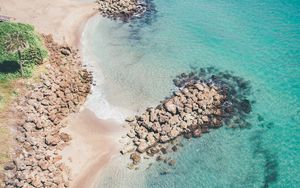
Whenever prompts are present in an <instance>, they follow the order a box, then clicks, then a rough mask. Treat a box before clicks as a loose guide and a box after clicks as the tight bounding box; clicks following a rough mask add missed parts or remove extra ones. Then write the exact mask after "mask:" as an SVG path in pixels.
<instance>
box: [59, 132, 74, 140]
mask: <svg viewBox="0 0 300 188" xmlns="http://www.w3.org/2000/svg"><path fill="white" fill-rule="evenodd" d="M59 137H60V139H62V141H64V142H69V141H70V140H72V138H71V136H70V135H69V134H67V133H60V135H59Z"/></svg>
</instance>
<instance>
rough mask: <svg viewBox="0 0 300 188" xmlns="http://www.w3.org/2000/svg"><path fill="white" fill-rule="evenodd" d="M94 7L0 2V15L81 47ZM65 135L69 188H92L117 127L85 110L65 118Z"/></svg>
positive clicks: (58, 1) (44, 0) (60, 0)
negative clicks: (67, 140) (69, 137)
mask: <svg viewBox="0 0 300 188" xmlns="http://www.w3.org/2000/svg"><path fill="white" fill-rule="evenodd" d="M97 13H98V11H97V10H96V4H95V3H90V2H84V1H77V0H52V1H48V0H22V1H19V0H9V1H7V0H0V15H3V16H9V17H12V18H13V20H14V21H16V22H21V23H28V24H32V25H33V26H35V28H36V30H37V31H38V32H39V33H43V34H52V35H53V38H54V40H55V41H57V42H59V43H67V44H68V45H71V46H76V47H77V48H79V49H80V48H81V46H80V39H81V35H82V32H83V29H84V27H85V23H86V22H87V20H88V19H89V18H91V17H92V16H94V15H95V14H97ZM67 121H68V124H69V125H68V126H67V128H66V130H65V132H67V133H69V134H70V135H71V137H72V141H71V143H70V144H69V145H68V146H67V147H66V148H65V149H64V150H63V152H62V157H63V161H64V162H65V163H66V164H67V165H68V166H69V167H70V169H71V173H72V181H71V187H93V185H94V183H95V182H96V179H95V178H96V177H97V175H98V174H99V171H100V170H101V168H102V167H104V166H105V165H106V164H107V163H108V162H109V161H110V159H111V158H112V157H113V156H114V155H115V154H117V153H118V151H119V149H120V148H118V147H117V144H116V142H118V139H119V138H120V135H121V134H122V130H121V128H120V127H121V126H120V125H114V124H112V123H110V122H106V121H102V120H100V119H98V118H97V117H96V115H95V114H94V113H93V112H92V111H90V110H88V109H82V111H81V112H79V113H78V114H73V115H71V117H69V118H68V120H67Z"/></svg>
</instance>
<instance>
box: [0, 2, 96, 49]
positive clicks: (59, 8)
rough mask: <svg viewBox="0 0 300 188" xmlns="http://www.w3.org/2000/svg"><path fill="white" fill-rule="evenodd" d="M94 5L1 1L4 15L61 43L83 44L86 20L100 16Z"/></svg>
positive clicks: (86, 3) (0, 10) (0, 4)
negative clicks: (96, 15)
mask: <svg viewBox="0 0 300 188" xmlns="http://www.w3.org/2000/svg"><path fill="white" fill-rule="evenodd" d="M96 8H97V5H96V4H95V3H92V2H84V1H75V0H51V1H49V0H0V15H3V16H10V17H13V18H15V21H16V22H22V23H29V24H32V25H34V26H35V27H36V29H37V30H38V31H39V32H40V33H44V34H52V35H53V37H54V39H55V40H56V41H57V42H60V43H64V42H66V43H68V44H69V45H79V40H80V36H81V33H82V30H83V28H84V25H85V23H86V21H87V20H88V19H89V18H90V17H91V16H93V15H95V14H96V13H97V10H96Z"/></svg>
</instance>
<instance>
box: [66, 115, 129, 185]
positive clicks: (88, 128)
mask: <svg viewBox="0 0 300 188" xmlns="http://www.w3.org/2000/svg"><path fill="white" fill-rule="evenodd" d="M69 122H70V123H69V126H68V127H67V128H66V130H65V131H66V132H67V133H69V134H70V135H72V141H71V144H70V145H69V146H67V147H66V148H65V149H64V150H63V153H62V155H63V158H64V162H65V163H66V164H67V165H68V166H70V167H71V170H72V175H73V178H74V181H73V183H72V187H76V188H77V187H78V188H80V187H93V186H94V183H95V182H96V178H97V176H98V174H99V171H100V169H101V168H103V167H104V166H105V165H106V164H107V163H108V162H109V161H110V160H111V159H112V157H114V156H116V155H118V153H119V151H120V148H119V146H120V145H119V144H118V139H119V138H120V137H121V134H123V133H124V132H123V131H122V129H120V125H118V124H114V123H112V122H108V121H103V120H100V119H98V118H97V117H96V115H95V114H94V113H93V112H92V111H90V110H88V109H83V110H82V111H81V112H80V113H79V114H74V115H73V116H71V117H70V121H69Z"/></svg>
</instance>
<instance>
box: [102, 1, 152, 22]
mask: <svg viewBox="0 0 300 188" xmlns="http://www.w3.org/2000/svg"><path fill="white" fill-rule="evenodd" d="M97 3H98V5H99V11H100V13H101V14H102V15H103V16H105V17H109V18H112V19H120V20H122V21H128V20H130V19H132V18H134V17H138V16H141V15H143V14H144V13H145V12H146V11H147V10H148V9H149V6H148V5H147V4H146V3H144V2H142V1H140V0H97Z"/></svg>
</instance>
